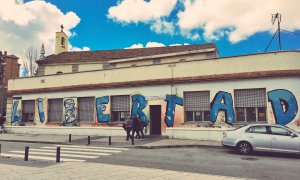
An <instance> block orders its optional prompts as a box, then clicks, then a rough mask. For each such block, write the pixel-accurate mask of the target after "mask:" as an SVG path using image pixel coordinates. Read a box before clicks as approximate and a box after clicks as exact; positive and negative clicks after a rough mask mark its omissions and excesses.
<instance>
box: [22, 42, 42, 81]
mask: <svg viewBox="0 0 300 180" xmlns="http://www.w3.org/2000/svg"><path fill="white" fill-rule="evenodd" d="M23 57H24V59H23V67H24V69H25V71H26V72H27V73H26V74H27V76H28V77H31V76H34V75H35V73H36V70H37V67H38V65H37V63H36V61H37V60H38V50H37V49H35V48H33V47H32V46H29V47H27V48H25V51H24V54H23Z"/></svg>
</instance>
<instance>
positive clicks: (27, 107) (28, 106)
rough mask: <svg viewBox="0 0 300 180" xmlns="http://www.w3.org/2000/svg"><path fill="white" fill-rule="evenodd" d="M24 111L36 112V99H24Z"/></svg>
mask: <svg viewBox="0 0 300 180" xmlns="http://www.w3.org/2000/svg"><path fill="white" fill-rule="evenodd" d="M22 103H23V113H34V107H35V100H28V101H23V102H22Z"/></svg>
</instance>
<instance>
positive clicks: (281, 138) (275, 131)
mask: <svg viewBox="0 0 300 180" xmlns="http://www.w3.org/2000/svg"><path fill="white" fill-rule="evenodd" d="M291 133H292V132H290V131H288V130H286V129H284V128H281V127H275V126H272V127H271V142H272V150H273V151H282V152H299V143H300V140H299V137H292V136H291Z"/></svg>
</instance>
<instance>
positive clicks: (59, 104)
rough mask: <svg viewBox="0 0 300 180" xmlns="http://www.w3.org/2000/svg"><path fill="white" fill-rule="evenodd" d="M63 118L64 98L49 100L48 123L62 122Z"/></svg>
mask: <svg viewBox="0 0 300 180" xmlns="http://www.w3.org/2000/svg"><path fill="white" fill-rule="evenodd" d="M62 118H63V99H49V100H48V123H61V122H62Z"/></svg>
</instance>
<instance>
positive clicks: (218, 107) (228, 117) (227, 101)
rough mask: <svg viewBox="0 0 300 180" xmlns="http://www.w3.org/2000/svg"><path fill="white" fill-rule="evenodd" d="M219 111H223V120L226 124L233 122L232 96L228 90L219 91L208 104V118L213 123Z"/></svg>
mask: <svg viewBox="0 0 300 180" xmlns="http://www.w3.org/2000/svg"><path fill="white" fill-rule="evenodd" d="M219 111H223V112H225V122H226V123H228V124H233V123H234V122H235V119H234V111H233V101H232V96H231V94H230V93H228V92H224V91H219V92H218V93H217V94H216V95H215V97H214V99H213V101H212V102H211V104H210V120H211V122H213V123H215V122H216V120H217V117H218V113H219Z"/></svg>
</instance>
